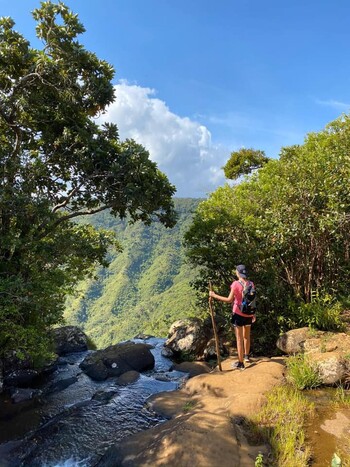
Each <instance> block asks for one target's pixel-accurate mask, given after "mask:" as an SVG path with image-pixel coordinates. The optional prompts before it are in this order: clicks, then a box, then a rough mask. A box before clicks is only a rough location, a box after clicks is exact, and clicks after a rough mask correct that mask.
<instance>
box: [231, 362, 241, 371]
mask: <svg viewBox="0 0 350 467" xmlns="http://www.w3.org/2000/svg"><path fill="white" fill-rule="evenodd" d="M232 368H233V369H234V370H244V363H243V362H236V363H233V364H232Z"/></svg>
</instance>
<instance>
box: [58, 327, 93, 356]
mask: <svg viewBox="0 0 350 467" xmlns="http://www.w3.org/2000/svg"><path fill="white" fill-rule="evenodd" d="M52 338H53V342H54V351H55V352H56V353H57V354H58V355H65V354H67V353H72V352H82V351H84V350H87V348H88V345H87V342H88V337H87V335H86V334H85V333H84V332H83V331H82V330H81V329H79V328H78V327H76V326H63V327H60V328H55V329H53V330H52Z"/></svg>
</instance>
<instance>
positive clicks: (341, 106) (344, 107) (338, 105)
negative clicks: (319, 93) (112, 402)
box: [316, 99, 350, 112]
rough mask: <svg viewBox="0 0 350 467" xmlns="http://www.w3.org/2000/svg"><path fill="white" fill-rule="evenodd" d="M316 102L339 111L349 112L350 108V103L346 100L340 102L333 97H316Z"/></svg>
mask: <svg viewBox="0 0 350 467" xmlns="http://www.w3.org/2000/svg"><path fill="white" fill-rule="evenodd" d="M316 104H319V105H325V106H327V107H332V108H333V109H336V110H338V111H340V112H349V110H350V104H348V103H346V102H340V101H337V100H335V99H328V100H326V101H323V100H320V99H316Z"/></svg>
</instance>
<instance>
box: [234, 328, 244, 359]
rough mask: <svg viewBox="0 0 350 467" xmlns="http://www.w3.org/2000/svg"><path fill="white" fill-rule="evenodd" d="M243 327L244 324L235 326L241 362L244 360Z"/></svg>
mask: <svg viewBox="0 0 350 467" xmlns="http://www.w3.org/2000/svg"><path fill="white" fill-rule="evenodd" d="M243 327H244V326H235V333H236V341H237V353H238V361H240V362H243V355H244V352H243V351H244V343H243Z"/></svg>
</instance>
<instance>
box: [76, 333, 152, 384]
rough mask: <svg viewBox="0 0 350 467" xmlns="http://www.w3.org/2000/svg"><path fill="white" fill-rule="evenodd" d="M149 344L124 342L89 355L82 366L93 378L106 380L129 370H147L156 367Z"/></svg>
mask: <svg viewBox="0 0 350 467" xmlns="http://www.w3.org/2000/svg"><path fill="white" fill-rule="evenodd" d="M149 348H150V346H149V345H147V344H141V343H134V342H123V343H121V344H115V345H111V346H110V347H107V348H106V349H104V350H97V351H96V352H93V353H91V354H90V355H88V356H87V357H86V358H85V359H84V360H83V361H82V362H81V364H80V368H81V369H82V370H83V371H84V372H85V373H86V374H87V375H89V376H90V378H92V379H96V380H100V381H101V380H104V379H106V378H108V377H109V376H120V375H122V374H123V373H126V372H127V371H132V370H133V371H137V372H141V371H146V370H151V369H152V368H153V367H154V357H153V355H152V353H151V351H150V349H149Z"/></svg>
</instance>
